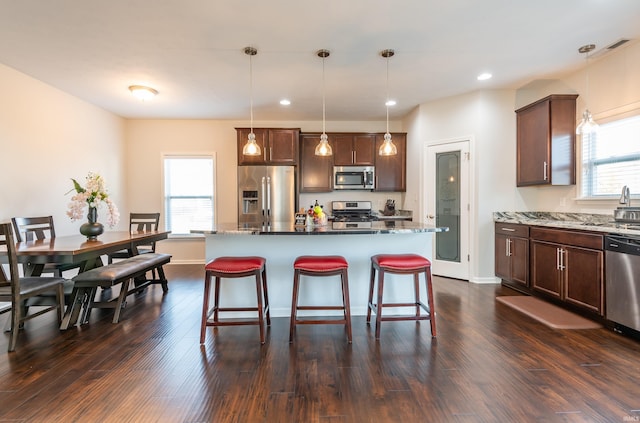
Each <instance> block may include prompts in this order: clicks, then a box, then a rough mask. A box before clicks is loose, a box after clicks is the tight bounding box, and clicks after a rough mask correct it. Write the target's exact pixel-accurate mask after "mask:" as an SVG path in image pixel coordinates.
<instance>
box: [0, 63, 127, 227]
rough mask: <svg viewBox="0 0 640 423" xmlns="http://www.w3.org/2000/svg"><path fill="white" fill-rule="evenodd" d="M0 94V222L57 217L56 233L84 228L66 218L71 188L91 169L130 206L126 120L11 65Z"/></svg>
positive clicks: (1, 74)
mask: <svg viewBox="0 0 640 423" xmlns="http://www.w3.org/2000/svg"><path fill="white" fill-rule="evenodd" d="M0 93H2V101H0V154H1V155H2V174H3V175H2V182H0V222H7V221H9V220H10V219H11V218H12V217H14V216H24V217H27V216H47V215H52V216H53V218H54V222H55V227H56V234H57V235H69V234H77V233H78V229H79V227H80V225H81V224H82V223H83V222H79V221H76V222H72V221H71V220H70V219H69V218H68V217H67V216H66V211H67V204H68V203H69V200H70V198H71V194H69V195H65V193H67V192H68V191H69V190H70V189H72V188H73V185H72V182H71V179H70V178H75V179H77V180H78V181H79V182H81V183H83V182H84V178H85V177H86V175H87V173H88V172H89V171H93V172H98V173H100V174H101V175H102V176H103V177H104V178H105V179H106V181H107V187H108V189H109V191H110V195H111V197H112V199H113V200H114V201H115V202H116V204H117V205H118V206H119V207H120V208H123V209H125V210H126V209H127V204H126V184H125V181H124V148H123V147H124V133H123V128H124V121H123V120H122V119H121V118H119V117H117V116H115V115H113V114H111V113H108V112H106V111H104V110H102V109H100V108H98V107H95V106H93V105H91V104H89V103H86V102H84V101H82V100H79V99H78V98H76V97H73V96H71V95H69V94H66V93H64V92H62V91H60V90H57V89H55V88H52V87H51V86H49V85H46V84H44V83H42V82H40V81H38V80H36V79H33V78H31V77H29V76H27V75H25V74H22V73H20V72H18V71H16V70H14V69H12V68H9V67H7V66H4V65H0ZM105 212H106V209H104V210H98V217H99V220H100V221H102V222H104V223H106V216H104V215H103V216H104V217H103V218H102V219H100V213H105ZM107 228H108V227H107Z"/></svg>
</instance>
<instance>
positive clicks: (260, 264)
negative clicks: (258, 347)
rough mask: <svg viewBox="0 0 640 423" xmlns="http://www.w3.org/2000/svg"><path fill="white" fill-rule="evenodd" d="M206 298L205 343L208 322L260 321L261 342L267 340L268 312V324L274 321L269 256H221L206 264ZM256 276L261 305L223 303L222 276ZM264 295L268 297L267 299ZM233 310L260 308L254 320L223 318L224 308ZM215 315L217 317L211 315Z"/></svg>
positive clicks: (203, 319)
mask: <svg viewBox="0 0 640 423" xmlns="http://www.w3.org/2000/svg"><path fill="white" fill-rule="evenodd" d="M204 270H205V277H204V301H203V304H202V323H201V325H200V343H201V344H202V343H204V338H205V334H206V328H207V326H238V325H258V326H260V343H261V344H264V320H265V319H264V316H265V315H266V320H267V326H270V325H271V317H270V315H269V295H268V294H267V269H266V259H264V258H262V257H255V256H250V257H218V258H216V259H214V260H212V261H210V262H209V263H207V265H206V266H205V267H204ZM247 276H255V278H256V293H257V296H258V305H257V307H220V279H221V278H243V277H247ZM213 277H215V284H214V303H213V307H212V308H211V309H209V298H210V290H211V278H213ZM263 298H264V300H263ZM231 311H236V312H237V311H257V312H258V318H257V319H252V320H247V319H244V320H224V321H221V320H220V319H219V314H220V313H221V312H231ZM212 315H213V319H211V316H212Z"/></svg>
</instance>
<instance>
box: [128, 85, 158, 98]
mask: <svg viewBox="0 0 640 423" xmlns="http://www.w3.org/2000/svg"><path fill="white" fill-rule="evenodd" d="M129 91H131V94H133V95H134V96H135V97H136V98H137V99H139V100H142V101H145V100H151V99H152V98H153V97H155V96H157V95H158V91H157V90H154V89H153V88H151V87H145V86H144V85H131V86H129Z"/></svg>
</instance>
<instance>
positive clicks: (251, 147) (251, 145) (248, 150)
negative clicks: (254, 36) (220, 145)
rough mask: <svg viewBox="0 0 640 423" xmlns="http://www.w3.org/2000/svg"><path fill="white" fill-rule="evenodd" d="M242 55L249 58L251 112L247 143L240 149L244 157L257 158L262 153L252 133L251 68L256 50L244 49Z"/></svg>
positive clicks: (251, 48)
mask: <svg viewBox="0 0 640 423" xmlns="http://www.w3.org/2000/svg"><path fill="white" fill-rule="evenodd" d="M244 54H246V55H247V56H249V110H250V111H251V112H250V113H251V131H249V137H248V139H247V143H246V144H245V145H244V147H242V154H243V155H245V156H259V155H260V154H261V153H262V151H261V149H260V146H259V145H258V143H257V142H256V134H254V133H253V67H252V63H251V58H252V57H253V56H255V55H256V54H258V50H256V49H255V48H253V47H245V49H244Z"/></svg>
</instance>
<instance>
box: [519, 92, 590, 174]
mask: <svg viewBox="0 0 640 423" xmlns="http://www.w3.org/2000/svg"><path fill="white" fill-rule="evenodd" d="M576 98H577V95H575V94H553V95H550V96H548V97H545V98H543V99H541V100H538V101H536V102H535V103H532V104H530V105H528V106H525V107H523V108H521V109H518V110H516V116H517V157H516V160H517V185H518V186H527V185H573V184H575V176H576V166H575V163H576V162H575V141H576V131H575V127H576Z"/></svg>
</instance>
